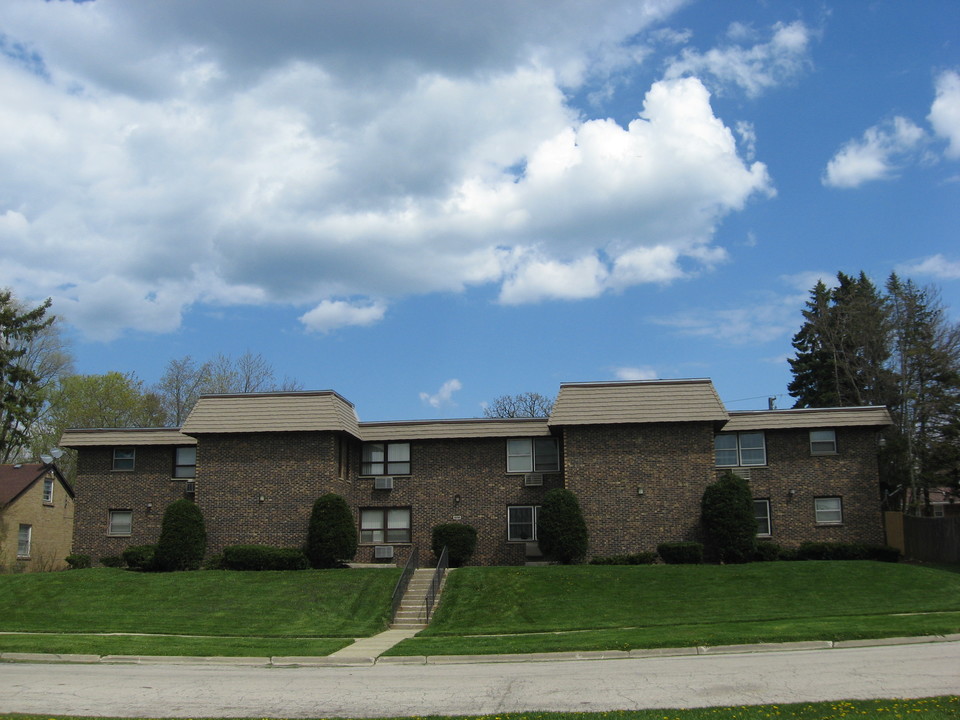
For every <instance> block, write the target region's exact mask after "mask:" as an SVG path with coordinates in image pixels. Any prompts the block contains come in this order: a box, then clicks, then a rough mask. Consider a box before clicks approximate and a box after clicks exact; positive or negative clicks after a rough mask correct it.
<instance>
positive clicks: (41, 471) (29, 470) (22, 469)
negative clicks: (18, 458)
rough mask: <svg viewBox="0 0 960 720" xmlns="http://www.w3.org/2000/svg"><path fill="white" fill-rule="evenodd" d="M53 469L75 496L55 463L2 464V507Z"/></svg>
mask: <svg viewBox="0 0 960 720" xmlns="http://www.w3.org/2000/svg"><path fill="white" fill-rule="evenodd" d="M51 470H52V471H53V474H54V477H55V478H56V479H57V480H59V481H60V484H61V485H63V487H64V488H66V490H67V492H68V493H70V496H71V497H73V488H72V487H70V483H68V482H67V481H66V480H64V478H63V475H61V474H60V471H59V470H57V468H56V466H54V465H47V464H41V463H18V464H17V465H0V507H2V506H4V505H6V504H7V503H10V502H13V501H14V500H16V499H17V498H18V497H20V495H21V494H23V492H24V491H25V490H26V489H27V488H29V487H30V486H31V485H33V484H34V483H35V482H37V480H39V479H40V478H42V477H44V476H45V475H46V474H47V472H49V471H51Z"/></svg>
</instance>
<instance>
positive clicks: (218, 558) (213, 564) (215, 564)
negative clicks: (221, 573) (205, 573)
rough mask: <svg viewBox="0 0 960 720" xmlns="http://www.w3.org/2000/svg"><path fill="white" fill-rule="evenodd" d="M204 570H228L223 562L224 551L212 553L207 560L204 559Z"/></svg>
mask: <svg viewBox="0 0 960 720" xmlns="http://www.w3.org/2000/svg"><path fill="white" fill-rule="evenodd" d="M203 569H204V570H226V567H225V566H224V564H223V553H217V554H216V555H211V556H210V557H208V558H207V559H206V560H204V561H203Z"/></svg>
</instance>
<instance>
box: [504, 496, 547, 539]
mask: <svg viewBox="0 0 960 720" xmlns="http://www.w3.org/2000/svg"><path fill="white" fill-rule="evenodd" d="M539 514H540V506H539V505H511V506H509V507H508V508H507V541H508V542H535V541H536V539H537V516H538V515H539Z"/></svg>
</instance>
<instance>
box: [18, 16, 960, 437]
mask: <svg viewBox="0 0 960 720" xmlns="http://www.w3.org/2000/svg"><path fill="white" fill-rule="evenodd" d="M958 28H960V3H957V2H955V0H943V1H940V2H938V1H935V0H930V1H928V2H922V3H906V2H865V1H864V2H859V1H856V0H844V1H843V2H839V1H837V2H748V1H746V0H730V1H727V2H722V3H718V2H705V1H704V2H681V1H680V0H649V1H647V2H643V1H642V0H634V1H632V2H627V1H624V0H609V1H607V2H604V1H597V2H591V3H582V2H578V1H574V0H569V1H564V0H552V1H550V2H546V1H545V0H544V1H543V2H521V3H518V2H515V1H514V0H500V1H491V2H483V3H476V2H448V1H443V2H441V1H440V0H435V1H433V0H425V1H421V2H403V1H400V2H389V3H388V2H370V1H363V0H360V1H359V2H351V3H332V2H330V3H328V2H307V1H306V0H291V1H289V2H284V3H264V2H257V3H254V2H237V1H236V0H230V1H229V2H228V1H227V0H208V1H206V2H203V3H196V2H189V1H187V0H168V1H167V2H164V3H129V2H118V1H108V0H94V1H93V2H85V3H70V2H47V3H37V2H33V1H32V0H30V1H28V0H12V1H10V2H6V3H4V4H3V6H2V8H0V164H2V167H3V172H2V173H0V286H6V287H9V288H11V289H12V290H13V291H14V292H15V293H16V295H17V296H18V297H20V298H21V299H25V300H31V301H39V300H41V299H43V298H45V297H52V298H53V301H54V309H55V311H56V312H57V313H58V314H59V315H60V316H61V317H63V318H64V321H65V323H66V325H65V327H66V329H67V330H66V331H67V333H68V335H69V337H70V339H71V342H72V349H73V353H74V355H75V357H76V370H77V371H78V372H82V373H103V372H108V371H112V370H118V371H122V372H135V373H136V374H137V376H138V377H140V378H141V379H142V380H144V381H145V382H146V383H148V384H149V383H152V382H155V381H156V380H157V379H158V378H159V376H160V375H161V374H162V372H163V369H164V367H165V365H166V364H167V362H168V361H169V360H170V359H172V358H180V357H183V356H185V355H191V356H193V357H194V358H196V359H198V360H204V359H209V358H211V357H213V356H214V355H216V354H218V353H224V354H227V355H232V356H234V357H236V356H239V355H241V354H243V353H245V352H248V351H249V352H253V353H259V354H261V355H263V357H264V358H265V359H266V360H267V361H268V362H269V363H270V364H271V365H272V366H273V368H274V369H275V371H276V374H277V376H278V377H279V378H283V377H289V378H293V379H295V380H297V381H298V382H299V383H300V385H301V386H303V387H304V388H305V389H326V388H332V389H335V390H337V391H339V392H340V393H341V394H343V395H344V396H345V397H347V398H348V399H350V400H352V401H353V402H354V403H355V404H356V406H357V409H358V413H359V415H360V417H361V419H363V420H386V419H397V420H400V419H417V418H432V417H474V416H479V415H480V414H481V413H482V409H483V403H484V402H487V401H490V400H492V399H493V398H494V397H496V396H498V395H501V394H508V393H519V392H524V391H535V392H540V393H543V394H547V395H552V394H554V393H555V392H556V391H557V388H558V387H559V384H560V383H561V382H566V381H586V380H595V381H601V380H618V379H624V380H625V379H647V378H656V377H660V378H672V377H710V378H712V379H713V381H714V383H715V384H716V387H717V389H718V391H719V393H720V395H721V397H722V399H723V400H724V401H725V402H726V404H727V406H728V407H729V408H730V409H735V410H745V409H752V408H758V407H766V403H767V400H766V399H767V398H768V397H777V404H778V406H779V407H789V406H790V405H791V404H792V400H791V398H789V396H787V395H786V386H787V383H788V382H789V380H790V373H789V366H788V365H787V362H786V359H787V357H789V356H790V354H791V350H792V349H791V346H790V339H791V336H792V334H793V333H794V332H795V331H796V330H797V329H798V328H799V325H800V322H801V316H800V311H801V309H802V306H803V303H804V301H805V299H806V297H807V295H808V291H809V289H810V288H811V287H812V286H813V284H814V283H815V282H816V280H817V279H818V278H820V277H822V278H825V279H829V278H831V277H833V276H834V275H835V274H836V273H837V271H841V270H842V271H844V272H847V273H857V272H859V271H860V270H863V271H865V272H866V273H867V274H868V275H870V276H871V277H872V278H873V279H874V280H875V282H877V283H878V284H882V283H883V281H884V280H885V279H886V277H887V276H888V275H889V274H890V273H891V272H892V271H896V272H898V273H900V274H901V275H903V276H906V277H911V278H913V279H914V280H915V281H916V282H918V283H920V284H927V283H932V284H935V285H936V286H937V287H939V288H940V290H941V291H942V298H943V301H944V303H945V304H946V305H947V306H949V307H950V314H951V317H952V318H953V319H954V320H956V319H958V317H960V245H958V242H957V228H958V226H960V223H958V220H960V209H958V208H960V202H958V194H960V47H958V42H960V35H958V32H957V29H958Z"/></svg>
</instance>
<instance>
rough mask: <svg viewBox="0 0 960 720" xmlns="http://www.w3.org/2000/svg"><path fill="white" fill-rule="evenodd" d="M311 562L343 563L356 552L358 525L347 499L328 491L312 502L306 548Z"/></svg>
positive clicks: (324, 565) (326, 565) (317, 564)
mask: <svg viewBox="0 0 960 720" xmlns="http://www.w3.org/2000/svg"><path fill="white" fill-rule="evenodd" d="M304 551H305V552H306V555H307V559H308V560H309V561H310V566H311V567H315V568H334V567H341V566H342V565H343V563H344V562H346V561H348V560H353V556H354V555H356V554H357V526H356V523H355V522H354V521H353V513H352V512H351V511H350V506H349V505H348V504H347V501H346V500H344V499H343V497H341V496H340V495H337V494H335V493H327V494H326V495H323V496H321V497H319V498H317V501H316V502H315V503H314V504H313V512H312V513H311V514H310V525H309V527H308V528H307V544H306V547H305V548H304Z"/></svg>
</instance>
